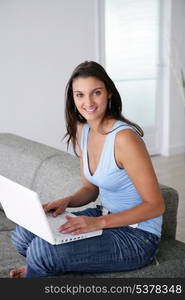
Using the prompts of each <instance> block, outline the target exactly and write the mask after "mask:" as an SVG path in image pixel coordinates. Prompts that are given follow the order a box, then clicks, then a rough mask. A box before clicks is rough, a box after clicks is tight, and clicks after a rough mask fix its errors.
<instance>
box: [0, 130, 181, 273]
mask: <svg viewBox="0 0 185 300" xmlns="http://www.w3.org/2000/svg"><path fill="white" fill-rule="evenodd" d="M0 174H1V175H3V176H6V177H8V178H10V179H12V180H14V181H16V182H18V183H20V184H22V185H24V186H26V187H28V188H30V189H32V190H34V191H36V192H37V193H38V194H39V196H40V198H41V200H42V202H47V201H51V200H55V199H58V198H60V197H63V196H66V195H69V194H70V193H73V192H74V190H76V189H78V188H79V187H80V186H81V181H80V176H79V161H78V159H77V158H76V157H74V156H73V155H71V154H69V153H66V152H63V151H60V150H57V149H55V148H52V147H49V146H46V145H43V144H40V143H37V142H34V141H31V140H28V139H25V138H22V137H20V136H16V135H14V134H10V133H0ZM160 187H161V191H162V195H163V197H164V200H165V204H166V211H165V214H164V219H163V229H162V240H161V244H160V250H159V253H158V255H157V258H156V260H154V261H153V262H152V263H151V264H150V265H147V266H145V267H143V268H141V269H138V270H133V271H129V272H111V273H98V274H96V273H89V274H84V273H66V274H63V275H62V276H64V277H75V276H78V277H79V276H80V277H83V276H88V277H107V278H110V277H112V278H113V277H116V278H122V277H124V278H143V277H144V278H175V277H178V278H184V277H185V243H183V242H181V241H178V240H176V238H175V235H176V225H177V208H178V193H177V191H176V190H174V189H173V188H171V187H168V186H165V185H162V184H161V185H160ZM12 201H13V199H12ZM98 202H99V199H97V201H96V203H93V204H91V205H90V206H93V205H96V204H97V203H98ZM88 206H89V205H88ZM79 209H82V208H79ZM83 209H84V207H83ZM69 210H71V209H69ZM73 210H74V209H73ZM14 228H15V224H14V223H13V222H11V221H10V220H8V219H7V218H6V217H5V215H4V212H3V209H2V207H0V278H3V277H4V278H6V277H8V273H9V270H10V269H12V268H14V267H19V266H21V265H24V264H25V259H24V257H22V256H20V255H19V254H17V253H16V251H15V250H14V248H13V247H12V245H11V241H10V232H11V230H13V229H14Z"/></svg>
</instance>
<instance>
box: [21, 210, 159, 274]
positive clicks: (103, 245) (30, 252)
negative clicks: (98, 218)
mask: <svg viewBox="0 0 185 300" xmlns="http://www.w3.org/2000/svg"><path fill="white" fill-rule="evenodd" d="M76 214H78V215H79V214H83V215H95V214H96V215H97V214H99V213H98V212H97V211H96V209H88V210H85V211H83V212H80V213H76ZM158 243H159V238H158V237H157V236H156V235H154V234H151V233H149V232H146V231H143V230H140V229H137V228H132V227H129V226H127V227H118V228H112V229H105V230H103V234H102V235H100V236H95V237H92V238H87V239H83V240H79V241H75V242H69V243H64V244H60V245H51V244H50V243H48V242H46V241H44V240H43V239H41V238H39V237H35V238H34V239H33V240H32V242H31V243H30V245H29V247H28V249H27V252H26V261H27V273H26V274H25V277H45V276H52V275H53V276H54V275H58V274H60V273H64V272H68V271H77V272H110V271H124V270H131V269H136V268H139V267H142V266H144V265H146V264H148V263H150V262H151V261H152V260H153V258H154V256H155V254H156V251H157V249H158Z"/></svg>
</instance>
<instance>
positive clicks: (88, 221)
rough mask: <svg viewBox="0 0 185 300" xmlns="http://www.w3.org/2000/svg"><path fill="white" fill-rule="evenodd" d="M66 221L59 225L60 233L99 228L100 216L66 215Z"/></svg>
mask: <svg viewBox="0 0 185 300" xmlns="http://www.w3.org/2000/svg"><path fill="white" fill-rule="evenodd" d="M65 218H66V219H67V222H66V223H65V224H63V225H61V226H60V227H59V231H60V232H61V233H72V234H80V233H84V232H90V231H95V230H99V229H101V218H100V217H87V216H77V217H71V216H68V215H66V217H65Z"/></svg>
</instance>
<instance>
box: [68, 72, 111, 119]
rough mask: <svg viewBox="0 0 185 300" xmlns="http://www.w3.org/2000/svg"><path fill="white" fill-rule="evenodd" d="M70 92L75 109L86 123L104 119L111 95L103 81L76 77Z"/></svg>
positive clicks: (94, 78)
mask: <svg viewBox="0 0 185 300" xmlns="http://www.w3.org/2000/svg"><path fill="white" fill-rule="evenodd" d="M72 90H73V98H74V102H75V105H76V108H77V109H78V111H79V113H80V114H81V115H82V116H83V117H84V118H85V119H86V120H87V121H93V120H98V119H102V118H103V117H104V115H105V112H106V108H107V102H108V98H109V97H110V96H111V94H110V93H108V91H107V89H106V87H105V84H104V82H103V81H101V80H99V79H97V78H96V77H85V78H84V77H78V78H76V79H74V80H73V83H72Z"/></svg>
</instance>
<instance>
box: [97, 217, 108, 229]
mask: <svg viewBox="0 0 185 300" xmlns="http://www.w3.org/2000/svg"><path fill="white" fill-rule="evenodd" d="M96 218H97V219H98V227H99V229H103V228H106V225H107V222H106V217H105V216H100V217H96Z"/></svg>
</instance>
